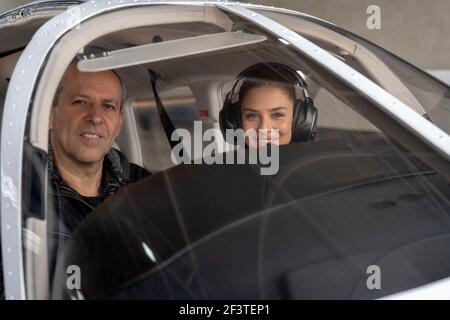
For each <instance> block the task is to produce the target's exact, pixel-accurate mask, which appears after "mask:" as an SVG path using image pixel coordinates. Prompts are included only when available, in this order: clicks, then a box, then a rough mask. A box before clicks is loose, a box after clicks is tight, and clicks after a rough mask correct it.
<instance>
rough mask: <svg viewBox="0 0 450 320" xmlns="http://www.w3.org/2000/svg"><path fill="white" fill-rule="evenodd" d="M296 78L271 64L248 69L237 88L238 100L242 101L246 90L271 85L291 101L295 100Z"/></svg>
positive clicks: (246, 92)
mask: <svg viewBox="0 0 450 320" xmlns="http://www.w3.org/2000/svg"><path fill="white" fill-rule="evenodd" d="M296 84H297V80H296V79H294V78H293V76H292V75H291V74H289V73H287V72H284V70H279V69H276V68H273V67H271V66H268V65H267V66H261V67H258V68H255V69H252V70H250V71H249V72H248V73H246V74H245V75H244V76H243V82H242V85H241V87H240V89H239V94H238V98H239V102H240V103H242V100H244V98H245V96H246V95H247V94H248V92H249V91H250V90H252V89H254V88H258V87H264V86H272V87H276V88H278V89H280V90H282V91H283V92H284V93H285V94H286V95H287V96H288V97H289V98H291V99H292V101H293V102H295V101H296V100H297V93H296V90H295V86H296Z"/></svg>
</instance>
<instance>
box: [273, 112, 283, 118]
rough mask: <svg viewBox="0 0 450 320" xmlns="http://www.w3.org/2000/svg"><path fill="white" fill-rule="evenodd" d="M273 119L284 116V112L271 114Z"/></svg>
mask: <svg viewBox="0 0 450 320" xmlns="http://www.w3.org/2000/svg"><path fill="white" fill-rule="evenodd" d="M273 116H274V118H275V119H283V118H284V113H282V112H276V113H274V114H273Z"/></svg>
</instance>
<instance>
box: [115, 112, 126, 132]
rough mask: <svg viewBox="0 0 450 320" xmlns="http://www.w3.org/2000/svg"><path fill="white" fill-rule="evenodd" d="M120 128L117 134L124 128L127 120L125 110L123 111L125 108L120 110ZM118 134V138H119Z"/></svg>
mask: <svg viewBox="0 0 450 320" xmlns="http://www.w3.org/2000/svg"><path fill="white" fill-rule="evenodd" d="M119 121H120V122H119V130H118V131H117V136H118V135H119V133H120V131H121V130H122V128H123V124H124V122H125V112H123V110H121V111H120V120H119ZM117 136H116V138H117Z"/></svg>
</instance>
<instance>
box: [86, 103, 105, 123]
mask: <svg viewBox="0 0 450 320" xmlns="http://www.w3.org/2000/svg"><path fill="white" fill-rule="evenodd" d="M87 120H88V121H89V122H90V123H92V124H95V125H97V124H102V123H103V114H102V108H101V106H98V105H91V106H90V108H89V111H88V114H87Z"/></svg>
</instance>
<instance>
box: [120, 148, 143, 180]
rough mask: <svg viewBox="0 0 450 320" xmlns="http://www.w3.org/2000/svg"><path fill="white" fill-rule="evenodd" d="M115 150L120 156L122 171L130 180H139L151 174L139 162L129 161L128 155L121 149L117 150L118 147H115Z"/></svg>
mask: <svg viewBox="0 0 450 320" xmlns="http://www.w3.org/2000/svg"><path fill="white" fill-rule="evenodd" d="M113 150H114V152H115V153H116V154H117V155H118V156H119V158H120V163H121V169H122V173H123V175H124V176H125V177H126V178H127V179H128V180H129V182H135V181H138V180H140V179H142V178H145V177H147V176H149V175H150V174H151V173H150V172H149V171H148V170H147V169H145V168H143V167H141V166H139V165H137V164H134V163H130V162H129V161H128V159H127V157H126V156H125V155H124V154H123V153H122V152H120V151H119V150H117V149H113Z"/></svg>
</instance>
